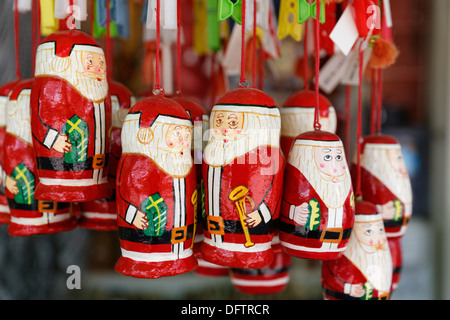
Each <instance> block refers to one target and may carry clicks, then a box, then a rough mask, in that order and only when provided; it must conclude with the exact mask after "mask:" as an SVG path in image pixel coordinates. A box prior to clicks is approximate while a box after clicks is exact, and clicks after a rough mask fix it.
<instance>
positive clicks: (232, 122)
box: [228, 120, 238, 127]
mask: <svg viewBox="0 0 450 320" xmlns="http://www.w3.org/2000/svg"><path fill="white" fill-rule="evenodd" d="M228 124H229V125H230V126H232V127H234V126H237V125H238V122H237V121H235V120H231V121H230V122H228Z"/></svg>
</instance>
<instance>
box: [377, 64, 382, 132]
mask: <svg viewBox="0 0 450 320" xmlns="http://www.w3.org/2000/svg"><path fill="white" fill-rule="evenodd" d="M382 73H383V70H382V69H381V68H378V70H377V74H378V101H377V102H378V119H377V129H378V132H381V118H382V114H381V106H382V103H383V99H382V97H383V91H382V90H383V86H382V85H383V81H382Z"/></svg>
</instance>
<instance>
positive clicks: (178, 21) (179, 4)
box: [177, 0, 181, 97]
mask: <svg viewBox="0 0 450 320" xmlns="http://www.w3.org/2000/svg"><path fill="white" fill-rule="evenodd" d="M177 94H178V95H179V96H180V97H181V0H177Z"/></svg>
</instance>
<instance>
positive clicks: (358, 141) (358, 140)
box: [355, 42, 364, 197]
mask: <svg viewBox="0 0 450 320" xmlns="http://www.w3.org/2000/svg"><path fill="white" fill-rule="evenodd" d="M362 45H363V42H361V44H360V46H359V86H358V118H357V129H356V158H357V159H356V160H357V174H356V191H355V195H356V197H360V196H361V194H362V193H361V131H362V130H361V127H362V120H361V119H362V82H363V59H364V51H363V50H362Z"/></svg>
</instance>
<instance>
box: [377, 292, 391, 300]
mask: <svg viewBox="0 0 450 320" xmlns="http://www.w3.org/2000/svg"><path fill="white" fill-rule="evenodd" d="M378 300H389V292H386V293H383V294H381V295H379V296H378Z"/></svg>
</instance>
